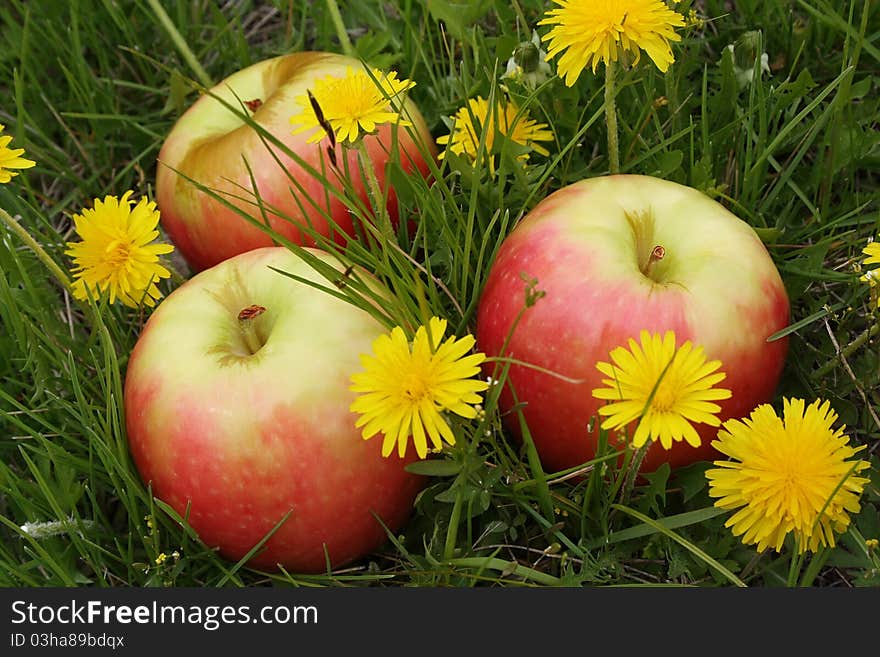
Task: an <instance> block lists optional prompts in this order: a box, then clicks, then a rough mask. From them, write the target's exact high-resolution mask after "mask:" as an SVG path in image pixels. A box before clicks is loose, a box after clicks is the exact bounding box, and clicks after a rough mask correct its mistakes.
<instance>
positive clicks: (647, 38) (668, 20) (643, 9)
mask: <svg viewBox="0 0 880 657" xmlns="http://www.w3.org/2000/svg"><path fill="white" fill-rule="evenodd" d="M553 1H554V2H555V3H556V4H557V5H559V7H557V8H555V9H551V10H550V11H549V12H547V15H546V17H545V18H544V19H542V20H540V21H539V22H538V25H552V26H553V28H552V29H551V30H550V32H548V33H547V34H546V35H545V36H544V40H545V41H547V42H548V47H547V57H548V58H549V59H552V58H553V57H555V56H556V55H561V56H560V57H559V63H558V65H557V68H558V70H559V74H560V76H561V77H563V79H564V80H565V84H566V86H569V87H570V86H572V85H573V84H574V83H575V81H577V79H578V77H579V76H580V74H581V71H583V70H584V69H585V68H586V67H587V66H590V67H591V68H592V70H593V73H595V72H596V68H597V67H598V65H599V62H602V61H604V62H605V64H606V66H607V65H608V64H610V63H616V62H621V63H623V64H627V63H628V59H629V58H630V57H632V58H633V61H632V63H633V64H636V63H638V61H639V58H640V55H641V51H642V50H644V51H645V52H646V53H648V56H649V57H650V58H651V60H652V61H653V62H654V64H656V65H657V68H659V69H660V70H661V71H662V72H664V73H665V72H666V70H667V69H668V68H669V65H670V64H671V63H672V62H673V61H674V60H675V58H674V56H673V54H672V49H671V48H670V47H669V42H670V41H679V40H681V37H680V36H678V35H677V34H676V33H675V30H674V28H676V27H683V26H684V25H685V20H684V17H683V16H681V15H680V14H678V13H677V12H675V11H673V10H672V9H670V8H669V7H667V6H666V3H665V2H662V0H601V1H597V2H581V1H580V0H553Z"/></svg>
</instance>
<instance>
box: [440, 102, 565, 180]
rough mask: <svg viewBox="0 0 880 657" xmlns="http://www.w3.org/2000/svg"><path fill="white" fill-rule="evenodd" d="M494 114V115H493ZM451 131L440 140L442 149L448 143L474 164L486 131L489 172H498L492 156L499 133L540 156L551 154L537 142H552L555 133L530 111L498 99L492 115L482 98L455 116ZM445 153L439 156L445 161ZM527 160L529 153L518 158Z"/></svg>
mask: <svg viewBox="0 0 880 657" xmlns="http://www.w3.org/2000/svg"><path fill="white" fill-rule="evenodd" d="M490 114H491V116H490ZM453 121H454V123H453V126H452V132H451V133H450V134H448V135H443V136H441V137H439V138H438V139H437V143H438V144H440V145H441V146H446V145H447V144H448V146H449V150H451V151H452V152H453V153H456V154H457V155H467V156H468V157H469V158H470V159H471V160H472V161H475V160H476V159H477V151H478V150H479V146H480V139H481V138H482V135H483V133H484V132H485V137H484V140H485V152H486V154H487V157H489V158H490V159H489V165H490V170H491V171H492V172H494V171H495V167H494V158H493V157H492V156H491V155H490V154H491V153H492V148H493V146H494V145H495V136H496V133H497V134H499V135H501V136H502V137H504V138H505V139H509V140H510V141H512V142H514V143H516V144H519V145H520V146H527V147H529V148H530V149H531V150H533V151H535V152H536V153H539V154H540V155H545V156H546V155H549V151H548V150H547V149H546V148H544V147H543V146H541V145H540V144H539V143H537V142H541V141H552V140H553V132H552V130H550V127H549V126H548V125H547V124H546V123H538V122H537V121H535V120H534V119H532V118H531V117H530V116H529V114H528V112H526V111H522V112H521V111H520V108H519V107H518V106H517V105H516V103H514V102H513V101H512V100H507V99H503V98H501V99H498V101H497V102H496V103H495V107H494V109H493V110H492V111H491V112H490V106H489V101H488V100H486V99H485V98H483V97H482V96H477V97H476V98H471V99H470V100H468V103H467V105H466V106H464V107H462V108H460V109H459V110H458V111H457V112H456V113H455V116H454V117H453ZM444 155H445V152H444V153H441V154H440V157H441V158H443V156H444ZM519 159H520V160H522V161H525V160H527V159H528V153H524V154H522V155H520V156H519Z"/></svg>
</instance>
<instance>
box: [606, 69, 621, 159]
mask: <svg viewBox="0 0 880 657" xmlns="http://www.w3.org/2000/svg"><path fill="white" fill-rule="evenodd" d="M616 74H617V70H616V67H615V65H614V62H606V63H605V125H606V126H607V127H608V170H609V172H610V173H620V152H619V146H618V143H617V140H618V135H617V105H615V103H614V96H615V93H616V91H615V88H614V78H615V76H616Z"/></svg>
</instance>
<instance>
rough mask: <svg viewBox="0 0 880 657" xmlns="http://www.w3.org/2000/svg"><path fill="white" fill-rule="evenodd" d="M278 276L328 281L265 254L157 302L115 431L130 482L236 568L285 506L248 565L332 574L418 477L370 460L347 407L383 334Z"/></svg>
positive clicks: (400, 510) (392, 525) (371, 453)
mask: <svg viewBox="0 0 880 657" xmlns="http://www.w3.org/2000/svg"><path fill="white" fill-rule="evenodd" d="M309 250H310V251H312V252H314V253H315V254H316V255H318V256H319V257H321V258H322V259H324V260H325V261H326V262H328V263H330V262H333V261H331V260H330V257H329V256H328V255H326V254H325V253H323V252H321V251H318V250H316V249H309ZM276 270H281V271H283V272H288V273H291V274H295V275H297V276H300V277H304V278H306V279H309V280H312V281H320V282H322V283H323V284H325V285H326V284H327V281H326V280H324V279H323V278H322V277H321V276H320V275H319V274H317V273H316V272H315V270H314V269H313V268H312V267H311V265H308V264H307V263H306V262H305V261H304V260H303V259H302V258H301V257H300V256H297V255H295V254H293V253H292V252H291V251H289V250H288V249H286V248H285V247H264V248H261V249H255V250H252V251H249V252H247V253H243V254H240V255H238V256H235V257H233V258H230V259H228V260H226V261H224V262H222V263H220V264H218V265H215V266H214V267H212V268H210V269H207V270H205V271H203V272H200V273H199V274H197V275H195V276H194V277H193V278H191V279H190V280H189V281H187V282H186V283H184V284H183V285H181V286H180V287H179V288H177V289H176V290H174V291H173V292H172V293H171V294H169V295H168V297H166V298H165V299H164V300H163V301H162V303H161V304H159V306H158V308H157V309H156V310H155V312H154V313H153V314H152V315H151V316H150V318H149V320H148V321H147V323H146V325H145V327H144V329H143V331H142V333H141V335H140V336H139V338H138V340H137V343H136V345H135V347H134V350H133V352H132V354H131V358H130V360H129V363H128V369H127V372H126V376H125V387H124V404H125V412H126V423H125V426H126V429H127V433H128V441H129V444H130V447H131V453H132V456H133V459H134V462H135V464H136V466H137V468H138V470H139V472H140V474H141V476H142V478H143V480H144V481H145V482H147V483H149V484H150V485H151V486H152V492H153V494H154V495H155V496H156V497H158V498H159V499H161V500H163V501H165V502H166V503H168V504H169V505H171V506H172V507H173V508H174V509H175V510H176V511H177V512H178V513H179V514H180V515H181V516H184V515H185V514H186V513H187V511H188V512H189V523H190V525H191V526H192V527H193V528H194V529H195V530H196V531H197V532H198V534H199V536H200V537H201V539H202V540H203V541H204V542H205V543H206V544H207V545H210V546H212V547H213V546H216V547H218V548H219V550H220V552H221V554H223V555H225V556H226V557H228V558H230V559H233V560H238V559H240V558H242V557H243V556H244V555H245V554H247V552H248V551H249V550H250V549H251V548H253V547H254V546H255V545H256V544H257V543H258V542H259V541H260V540H261V539H262V538H263V537H264V536H265V535H266V534H267V533H268V532H270V531H271V530H272V528H273V527H275V525H276V524H277V523H279V521H281V520H282V518H283V517H284V515H285V514H287V513H290V515H289V517H288V518H287V520H286V522H285V523H284V524H282V525H281V527H280V528H279V529H278V531H277V532H276V533H275V534H274V535H272V537H271V538H270V539H269V540H268V542H267V543H266V545H265V547H264V549H262V551H260V552H259V553H258V554H257V555H256V556H255V557H253V559H252V560H251V561H250V562H249V563H250V565H253V566H260V567H270V568H271V567H274V566H275V565H276V564H282V565H284V566H285V567H287V568H288V569H292V570H296V571H300V572H317V571H322V570H324V569H325V568H326V561H325V555H326V559H327V560H329V563H331V564H332V566H333V567H337V566H341V565H343V564H345V563H348V562H350V561H352V560H354V559H358V558H360V557H362V556H365V555H366V554H368V553H369V552H370V551H371V550H373V549H375V548H377V547H378V546H379V545H380V544H381V543H382V542H383V541H384V539H385V538H386V536H387V535H386V532H385V530H384V529H383V528H382V525H381V524H380V522H379V521H378V520H377V517H378V518H381V520H382V522H384V523H385V525H386V526H387V527H388V528H389V529H390V530H391V531H396V530H397V528H399V527H401V526H402V524H403V523H404V522H405V520H406V519H407V517H408V515H409V513H410V510H411V508H412V503H413V500H414V498H415V495H416V494H417V492H418V491H419V490H420V488H421V486H422V478H421V477H418V476H415V475H412V474H410V473H408V472H406V471H405V470H404V466H405V465H406V464H407V463H408V462H409V460H411V459H412V458H415V455H414V453H413V455H412V456H411V457H410V459H400V458H398V457H396V456H393V457H391V458H383V457H382V456H381V447H382V441H381V440H378V439H374V440H369V441H365V440H364V439H363V438H362V437H361V435H360V431H359V430H358V429H356V428H355V420H356V416H355V415H354V414H353V413H351V412H350V411H349V410H348V408H349V405H350V404H351V402H352V401H353V399H354V393H352V392H350V391H349V390H348V387H349V385H350V382H349V376H350V375H351V373H352V372H355V371H358V370H359V369H360V368H361V365H360V361H359V354H361V353H365V352H369V351H370V350H371V349H372V342H373V340H374V339H375V338H376V337H377V336H378V335H379V334H381V333H382V332H383V331H384V328H383V326H382V325H381V324H380V323H379V322H378V321H377V320H376V319H375V318H373V317H372V316H370V315H369V314H368V313H367V312H365V311H363V310H361V309H359V308H356V307H355V306H354V305H352V304H350V303H347V302H346V301H343V300H340V299H338V298H336V297H334V296H333V295H330V294H327V293H326V292H323V291H321V290H318V289H316V288H314V287H312V286H310V285H308V284H306V283H303V282H300V281H296V280H294V279H293V278H291V277H289V276H285V275H284V274H282V273H279V272H278V271H276ZM341 275H342V274H341ZM261 309H263V310H261ZM242 311H244V312H242ZM240 316H242V317H243V319H239V317H240ZM247 317H250V318H249V319H248V318H247ZM374 514H375V515H374Z"/></svg>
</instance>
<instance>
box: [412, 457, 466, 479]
mask: <svg viewBox="0 0 880 657" xmlns="http://www.w3.org/2000/svg"><path fill="white" fill-rule="evenodd" d="M404 470H406V471H407V472H411V473H412V474H417V475H425V476H427V477H451V476H452V475H457V474H458V473H459V472H461V464H460V463H456V462H455V461H447V460H445V459H431V460H428V461H415V462H414V463H410V464H409V465H407V466H406V467H405V468H404Z"/></svg>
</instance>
